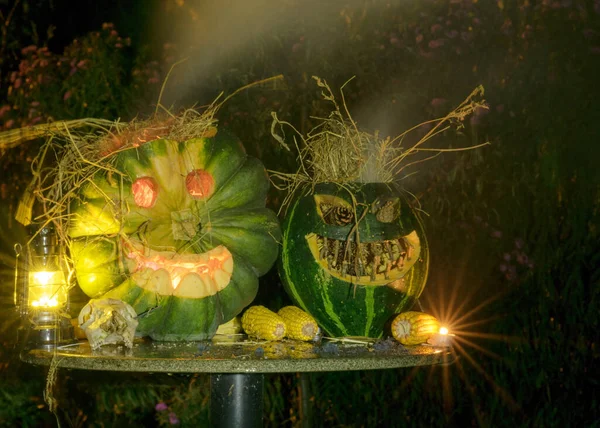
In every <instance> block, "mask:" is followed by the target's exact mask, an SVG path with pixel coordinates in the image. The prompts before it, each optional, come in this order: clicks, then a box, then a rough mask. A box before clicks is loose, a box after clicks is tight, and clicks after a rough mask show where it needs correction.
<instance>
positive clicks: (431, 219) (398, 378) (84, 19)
mask: <svg viewBox="0 0 600 428" xmlns="http://www.w3.org/2000/svg"><path fill="white" fill-rule="evenodd" d="M321 3H324V5H323V4H321ZM0 10H1V12H2V15H1V16H0V53H1V55H0V130H2V131H6V130H10V129H17V128H19V127H27V126H30V125H35V124H39V123H44V122H47V121H51V120H63V119H64V120H66V119H75V118H82V117H96V118H106V119H111V120H114V119H117V118H121V119H122V120H130V119H132V118H134V117H136V116H141V117H144V116H147V115H148V114H150V113H151V112H153V111H154V107H155V104H156V102H157V100H158V94H159V91H160V88H161V85H162V82H163V81H164V79H165V77H166V74H167V72H168V71H169V68H170V66H171V65H172V64H173V63H175V62H176V61H178V60H180V59H182V58H188V59H187V61H186V62H184V63H183V64H181V65H179V66H178V67H176V68H175V69H174V71H173V73H172V75H171V76H170V77H169V80H168V82H167V84H166V85H165V92H164V95H163V98H162V100H161V102H162V103H163V104H164V105H166V106H168V107H171V108H173V109H175V110H177V109H180V108H184V107H189V106H192V105H197V106H202V105H206V104H207V103H210V102H211V101H212V100H213V99H214V98H215V97H216V96H217V95H218V94H219V93H220V92H221V91H224V92H225V93H231V92H233V91H234V90H236V89H238V88H240V87H241V86H244V85H246V84H248V83H251V82H256V81H259V80H261V79H265V78H268V77H271V76H274V75H277V74H280V73H281V74H283V76H284V80H283V83H281V84H279V85H277V86H257V87H254V88H252V89H249V90H248V91H246V92H244V93H242V94H240V95H238V96H236V97H234V98H233V99H232V100H231V102H229V103H228V104H227V105H226V106H225V107H224V108H223V109H222V110H221V111H220V112H219V117H218V119H219V123H220V126H224V127H227V128H230V129H232V130H233V131H234V132H235V133H236V134H237V135H239V136H240V137H241V138H242V140H243V141H244V143H245V145H246V148H247V150H248V151H249V152H250V153H252V154H254V155H255V156H257V157H259V158H260V159H261V160H262V161H263V163H264V164H265V166H266V167H267V168H269V169H277V170H287V171H290V170H292V169H293V168H294V164H295V159H294V156H293V155H292V154H288V153H287V152H285V151H284V150H283V149H282V148H281V147H280V146H278V144H277V142H276V141H275V140H274V139H273V138H272V137H271V135H270V125H271V115H270V113H271V111H276V112H277V115H278V116H279V117H280V118H281V119H284V120H288V121H290V122H291V123H293V124H294V125H295V126H296V127H297V128H298V129H300V130H302V131H307V130H309V129H311V127H312V126H311V124H312V122H311V116H319V115H323V114H326V113H323V112H326V111H327V110H326V105H324V103H323V102H322V100H321V99H320V97H319V91H318V88H317V87H316V86H315V85H314V83H313V81H312V79H311V76H313V75H317V76H320V77H322V78H325V79H326V80H327V81H328V83H329V84H330V86H331V87H332V88H339V87H340V86H341V85H342V84H343V83H344V82H346V81H347V80H348V79H349V78H351V77H352V76H355V79H354V80H353V81H352V82H351V83H350V84H349V85H348V86H347V87H346V89H345V91H344V93H345V95H346V99H347V102H348V107H349V109H350V111H351V112H352V115H353V117H354V119H355V120H357V122H358V124H359V126H361V127H364V128H365V129H368V130H370V131H375V130H379V131H380V133H381V134H382V135H392V136H394V135H397V134H399V133H400V132H402V131H404V130H406V129H408V128H410V127H411V126H413V125H415V124H418V123H421V122H424V121H426V120H429V119H431V118H434V117H440V116H442V115H444V114H445V113H447V112H448V111H450V110H451V109H452V108H453V107H454V106H456V105H457V104H458V103H459V102H460V101H462V100H463V99H464V98H465V97H466V96H467V95H468V94H469V93H470V92H471V91H472V90H473V89H474V88H475V87H476V86H477V85H479V84H483V85H484V87H485V90H486V93H485V98H486V100H487V102H488V104H489V110H478V111H477V112H476V113H475V114H474V115H473V116H471V117H470V118H469V119H468V120H467V121H466V123H465V124H464V125H465V126H464V128H463V129H462V130H460V132H454V131H453V132H447V133H445V134H443V135H442V136H440V137H439V138H438V139H437V140H436V141H435V142H434V143H433V144H434V145H435V147H465V146H467V145H472V144H478V143H482V142H485V141H489V142H490V143H491V144H490V145H489V146H486V147H484V148H482V149H479V150H475V151H466V152H455V153H447V154H444V155H442V156H440V157H438V158H436V159H435V160H433V161H431V162H430V163H429V164H427V167H424V168H422V169H419V170H416V171H415V172H417V174H414V175H411V176H410V177H408V178H406V179H403V180H401V181H400V183H401V184H402V185H403V186H404V187H405V188H406V189H407V190H409V191H410V192H412V193H414V194H415V195H416V196H417V197H418V198H419V200H420V203H421V205H422V208H423V210H424V211H425V212H426V213H427V214H428V215H427V216H426V218H425V221H426V229H427V233H428V239H429V241H430V246H431V254H432V256H431V257H432V262H431V263H432V264H431V270H430V277H429V280H428V285H427V287H426V290H425V292H424V294H423V296H422V298H421V304H422V306H423V308H424V310H425V311H427V312H430V313H433V314H436V315H439V316H441V317H446V318H447V317H452V316H454V317H459V316H462V317H463V321H462V323H463V324H464V325H465V326H466V327H465V328H464V330H465V331H466V332H465V335H464V339H465V340H467V341H468V342H464V341H463V342H461V347H460V349H459V351H460V352H459V360H458V362H457V363H455V364H453V365H452V366H450V367H448V368H446V369H443V368H440V367H433V368H422V369H418V370H411V369H406V370H392V371H373V372H349V373H341V374H310V375H303V376H299V375H298V376H295V375H271V376H268V378H267V381H266V389H267V391H266V398H265V415H264V423H265V426H357V427H358V426H365V427H367V426H368V427H371V426H386V427H387V426H415V427H423V426H456V427H464V426H484V427H488V426H489V427H504V426H506V427H515V426H525V427H529V426H531V427H553V426H572V427H594V426H600V422H599V420H600V410H599V405H600V403H599V399H600V398H599V394H598V390H599V387H600V385H599V377H598V364H599V354H600V350H599V343H598V337H599V336H600V335H598V333H597V329H598V325H599V324H600V315H599V314H600V306H599V300H600V287H599V285H600V245H599V244H598V241H599V238H600V229H599V226H600V221H599V220H600V211H599V210H600V173H599V170H600V168H599V167H598V165H600V160H599V159H600V157H599V155H600V150H599V149H598V145H599V144H600V107H599V105H600V101H599V100H600V85H598V76H599V72H598V71H599V70H600V1H598V0H589V1H584V0H539V1H535V0H479V1H477V0H420V1H417V0H389V1H383V0H347V1H343V0H340V1H337V0H335V1H328V2H320V1H316V0H305V1H302V0H285V1H268V0H257V1H238V0H227V1H222V2H219V1H208V0H207V1H202V0H196V1H190V0H130V1H120V2H109V1H100V0H99V1H93V2H92V1H88V0H80V1H77V2H75V1H67V0H47V1H43V0H20V1H7V0H0ZM418 132H419V131H417V133H418ZM40 143H41V142H40V141H31V142H26V143H23V144H22V145H20V146H18V147H15V148H10V149H4V148H3V149H1V151H0V167H1V168H2V174H1V176H0V193H1V194H0V196H1V198H2V202H1V209H0V221H1V227H0V243H1V248H0V257H1V258H0V264H1V269H2V281H3V282H2V284H1V286H0V308H1V309H2V310H1V314H0V323H1V324H0V342H1V343H2V345H1V347H0V426H28V427H36V426H54V424H55V419H54V416H52V414H50V412H48V408H47V406H46V404H45V403H44V399H43V391H44V387H45V376H46V372H47V369H41V368H40V369H38V368H32V367H28V366H23V365H22V364H21V363H20V362H19V359H18V349H17V348H16V346H15V342H16V339H15V331H16V327H17V325H18V324H17V320H16V315H15V313H14V312H13V310H12V307H11V304H10V302H11V299H12V275H13V263H14V261H13V254H14V253H13V250H12V246H13V243H14V242H16V241H18V240H20V239H22V230H21V229H20V228H19V227H18V226H17V225H16V224H15V222H14V220H12V216H14V212H15V207H16V203H17V201H18V198H19V196H20V194H21V193H22V191H23V189H24V186H26V185H27V183H28V181H29V179H30V178H31V172H30V165H31V161H32V159H33V158H34V157H35V155H36V153H37V150H38V149H39V147H40ZM399 178H401V177H399ZM280 198H281V195H279V194H277V193H276V192H273V196H272V198H271V203H272V204H273V205H276V204H277V203H278V201H279V200H280ZM273 296H275V297H273ZM259 299H261V300H262V301H263V302H264V303H265V304H267V305H270V306H273V307H277V306H278V305H281V303H282V301H285V299H286V297H285V296H284V291H283V289H282V287H281V285H280V283H279V281H278V278H277V274H276V272H272V273H271V274H269V275H267V276H266V277H264V278H263V281H262V283H261V293H260V295H259ZM57 389H58V390H59V391H60V393H61V394H60V397H59V400H60V401H59V406H60V408H61V410H60V411H61V412H63V413H64V415H65V417H66V418H67V420H68V421H69V424H71V425H73V426H155V425H156V426H162V425H173V424H181V425H182V426H206V423H207V422H206V421H207V417H208V413H207V412H208V410H207V409H208V393H207V391H208V378H207V377H206V376H190V377H184V376H181V377H170V376H157V375H153V376H151V375H146V376H144V375H121V374H116V373H113V374H103V375H102V376H95V375H94V374H90V373H77V372H69V373H62V374H61V375H60V376H59V385H58V386H57ZM161 402H164V403H165V404H166V405H167V407H168V409H167V410H162V411H161V410H160V407H159V408H158V410H157V408H156V405H157V404H158V403H161ZM307 402H308V405H306V403H307ZM198 403H201V404H198ZM303 403H304V405H303Z"/></svg>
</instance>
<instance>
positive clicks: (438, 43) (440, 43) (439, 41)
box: [429, 39, 446, 49]
mask: <svg viewBox="0 0 600 428" xmlns="http://www.w3.org/2000/svg"><path fill="white" fill-rule="evenodd" d="M445 42H446V41H445V39H435V40H431V41H430V42H429V47H430V48H431V49H437V48H441V47H442V46H444V43H445Z"/></svg>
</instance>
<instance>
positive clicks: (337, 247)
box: [279, 183, 429, 337]
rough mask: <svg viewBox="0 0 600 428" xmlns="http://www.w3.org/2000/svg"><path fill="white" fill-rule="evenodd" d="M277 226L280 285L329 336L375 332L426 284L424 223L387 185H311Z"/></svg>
mask: <svg viewBox="0 0 600 428" xmlns="http://www.w3.org/2000/svg"><path fill="white" fill-rule="evenodd" d="M351 195H354V198H355V199H354V200H353V198H352V196H351ZM282 228H283V239H282V243H283V248H282V256H281V259H280V263H279V274H280V277H281V279H282V282H283V285H284V287H285V289H286V291H287V292H288V294H289V295H290V297H291V298H292V300H293V301H294V302H295V303H296V305H298V306H300V307H301V308H302V309H304V310H305V311H307V312H308V313H310V314H311V315H312V316H313V317H314V318H315V319H316V320H317V322H318V324H319V326H321V327H322V328H323V329H324V330H325V332H327V333H328V334H329V335H330V336H334V337H338V336H367V337H380V336H381V335H382V334H383V331H384V325H385V324H386V322H388V321H389V320H390V319H391V317H392V316H393V315H395V314H397V313H399V312H402V311H404V310H407V309H408V308H410V307H411V306H412V304H413V303H414V301H415V299H416V298H418V297H419V295H420V294H421V292H422V291H423V288H424V287H425V282H426V279H427V272H428V266H429V251H428V247H427V240H426V238H425V233H424V230H423V226H422V224H421V222H420V221H419V219H418V217H417V216H416V215H415V212H414V211H413V209H412V208H411V206H410V205H409V204H408V203H407V202H406V200H405V199H404V198H403V196H402V195H401V193H400V192H399V191H397V190H395V189H394V187H393V186H392V185H390V184H384V183H366V184H352V183H347V184H345V185H344V186H341V185H338V184H334V183H319V184H316V185H315V186H314V189H310V191H307V192H306V193H305V194H303V195H301V196H300V197H299V198H297V199H295V201H294V202H292V204H291V205H290V207H289V208H288V211H287V214H286V218H285V220H284V223H283V226H282ZM357 231H358V234H357V233H356V232H357Z"/></svg>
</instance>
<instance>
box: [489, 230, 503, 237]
mask: <svg viewBox="0 0 600 428" xmlns="http://www.w3.org/2000/svg"><path fill="white" fill-rule="evenodd" d="M490 236H491V237H492V238H496V239H500V238H502V231H500V230H494V231H493V232H492V233H491V234H490Z"/></svg>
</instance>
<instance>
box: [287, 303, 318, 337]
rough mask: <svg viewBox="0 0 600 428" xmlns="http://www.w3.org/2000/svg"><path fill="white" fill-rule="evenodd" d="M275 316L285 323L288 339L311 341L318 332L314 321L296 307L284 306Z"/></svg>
mask: <svg viewBox="0 0 600 428" xmlns="http://www.w3.org/2000/svg"><path fill="white" fill-rule="evenodd" d="M277 314H278V315H279V316H280V317H281V318H282V319H283V321H284V322H285V327H286V329H287V337H289V338H290V339H295V340H313V339H314V338H315V336H316V335H317V333H318V332H319V326H318V325H317V322H316V321H315V319H314V318H313V317H311V316H310V315H309V314H307V313H306V312H304V311H303V310H302V309H300V308H298V307H296V306H285V307H283V308H281V309H280V310H279V312H277Z"/></svg>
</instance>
